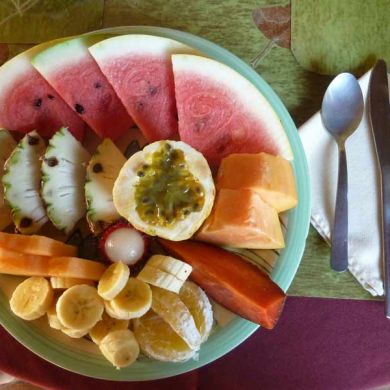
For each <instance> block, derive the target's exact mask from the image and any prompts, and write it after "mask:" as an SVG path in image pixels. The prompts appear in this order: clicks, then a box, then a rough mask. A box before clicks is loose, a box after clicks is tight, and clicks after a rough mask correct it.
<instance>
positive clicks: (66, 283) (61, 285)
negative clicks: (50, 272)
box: [50, 276, 93, 289]
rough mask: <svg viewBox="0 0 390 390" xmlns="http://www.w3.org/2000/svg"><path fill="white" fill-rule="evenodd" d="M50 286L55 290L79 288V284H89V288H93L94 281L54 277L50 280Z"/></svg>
mask: <svg viewBox="0 0 390 390" xmlns="http://www.w3.org/2000/svg"><path fill="white" fill-rule="evenodd" d="M50 284H51V287H52V288H54V289H67V288H70V287H73V286H77V285H78V284H88V285H89V286H93V280H88V279H79V278H62V277H60V276H52V277H51V278H50Z"/></svg>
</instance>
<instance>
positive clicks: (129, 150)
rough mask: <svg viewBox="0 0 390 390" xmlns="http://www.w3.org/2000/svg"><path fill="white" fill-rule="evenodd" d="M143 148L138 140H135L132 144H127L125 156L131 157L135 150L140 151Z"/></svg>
mask: <svg viewBox="0 0 390 390" xmlns="http://www.w3.org/2000/svg"><path fill="white" fill-rule="evenodd" d="M139 150H141V147H140V145H139V143H138V141H137V140H133V141H131V142H130V144H129V145H128V146H127V148H126V150H125V153H124V154H125V157H126V158H130V157H131V156H132V155H133V154H134V153H135V152H138V151H139Z"/></svg>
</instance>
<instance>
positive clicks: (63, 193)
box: [42, 128, 90, 234]
mask: <svg viewBox="0 0 390 390" xmlns="http://www.w3.org/2000/svg"><path fill="white" fill-rule="evenodd" d="M89 159H90V155H89V153H88V152H87V151H86V150H85V149H84V148H83V147H82V145H81V143H80V142H79V141H77V140H76V139H75V138H74V137H73V135H72V134H71V133H70V132H69V131H68V129H66V128H62V129H60V130H59V131H57V132H56V133H55V134H54V136H53V137H52V138H51V139H50V141H49V146H48V147H47V149H46V152H45V155H44V158H43V162H42V197H43V199H44V201H45V203H46V207H47V214H48V217H49V219H50V220H51V222H52V223H53V224H54V226H56V227H57V229H59V230H62V231H63V232H64V233H65V234H68V233H70V232H71V231H72V229H73V228H74V226H75V225H76V223H77V222H78V221H79V219H81V218H82V217H83V216H84V214H85V211H86V206H85V199H84V184H85V175H86V164H87V162H88V161H89Z"/></svg>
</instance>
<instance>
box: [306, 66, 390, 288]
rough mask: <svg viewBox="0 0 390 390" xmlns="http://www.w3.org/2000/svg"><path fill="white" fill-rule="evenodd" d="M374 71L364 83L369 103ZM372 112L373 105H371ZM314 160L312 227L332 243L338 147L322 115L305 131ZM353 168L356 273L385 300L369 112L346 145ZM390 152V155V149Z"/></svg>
mask: <svg viewBox="0 0 390 390" xmlns="http://www.w3.org/2000/svg"><path fill="white" fill-rule="evenodd" d="M369 77H370V72H368V73H366V74H365V75H364V76H363V77H362V78H361V79H360V80H359V83H360V86H361V88H362V91H363V96H364V100H365V103H367V101H366V96H367V88H368V83H369ZM365 106H366V108H367V104H365ZM299 133H300V136H301V140H302V143H303V146H304V149H305V152H306V156H307V159H308V164H309V170H310V180H311V189H312V211H311V222H312V224H313V226H314V227H315V228H316V229H317V230H318V232H319V233H320V234H321V236H322V237H323V238H324V239H325V240H326V241H327V242H328V243H330V237H331V229H332V226H333V218H334V207H335V199H336V187H337V176H338V150H337V145H336V142H335V141H334V140H333V138H332V137H331V136H330V135H329V134H328V133H327V131H326V130H325V128H324V126H323V124H322V121H321V116H320V113H319V112H318V113H317V114H315V115H314V116H313V117H312V118H311V119H309V120H308V121H307V122H306V123H305V124H304V125H303V126H301V128H300V129H299ZM346 153H347V164H348V182H349V183H348V184H349V187H348V191H349V192H348V207H349V213H348V218H349V224H348V227H349V234H348V239H349V256H348V264H349V267H348V268H349V270H350V272H351V273H352V274H353V275H354V276H355V278H356V279H357V280H358V281H359V283H361V285H362V286H363V287H364V288H365V289H366V290H368V291H369V292H370V293H371V294H372V295H383V282H382V257H381V256H382V254H381V230H380V227H381V220H380V216H381V209H380V178H379V173H378V172H379V171H378V167H377V159H376V154H375V147H374V140H373V138H372V132H371V128H370V126H369V119H368V115H367V110H365V113H364V116H363V120H362V122H361V123H360V126H359V127H358V129H357V130H356V131H355V133H354V134H353V135H352V136H351V137H350V138H349V139H348V140H347V143H346ZM389 153H390V150H389Z"/></svg>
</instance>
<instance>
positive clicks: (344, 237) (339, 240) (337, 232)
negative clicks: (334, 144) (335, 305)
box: [330, 145, 390, 272]
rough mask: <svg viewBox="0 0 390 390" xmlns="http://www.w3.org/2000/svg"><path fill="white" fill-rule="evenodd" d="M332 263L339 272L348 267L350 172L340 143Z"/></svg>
mask: <svg viewBox="0 0 390 390" xmlns="http://www.w3.org/2000/svg"><path fill="white" fill-rule="evenodd" d="M389 226H390V225H389ZM330 265H331V267H332V269H333V270H334V271H337V272H343V271H345V270H346V269H347V268H348V172H347V157H346V154H345V148H344V145H339V177H338V183H337V195H336V208H335V213H334V223H333V230H332V247H331V257H330Z"/></svg>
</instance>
